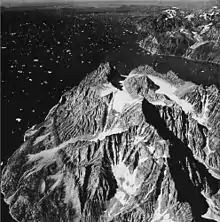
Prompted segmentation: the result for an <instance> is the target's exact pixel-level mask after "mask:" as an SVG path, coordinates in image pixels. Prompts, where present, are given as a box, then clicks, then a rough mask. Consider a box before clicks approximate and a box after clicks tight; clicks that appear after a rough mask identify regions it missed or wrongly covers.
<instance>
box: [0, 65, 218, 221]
mask: <svg viewBox="0 0 220 222" xmlns="http://www.w3.org/2000/svg"><path fill="white" fill-rule="evenodd" d="M219 100H220V95H219V89H218V88H216V86H214V85H212V86H209V87H206V86H202V85H196V84H195V83H193V82H190V81H188V82H186V81H183V80H182V79H181V78H179V77H177V75H175V73H173V72H171V71H170V72H168V73H167V74H164V75H161V74H160V73H157V72H155V71H154V70H153V69H152V68H151V67H149V66H141V67H138V68H136V69H134V70H132V71H131V72H130V73H129V75H128V76H122V75H120V73H119V72H118V71H117V70H116V69H115V67H113V66H112V65H111V64H109V63H106V64H101V65H100V66H99V68H98V69H97V70H95V71H94V72H92V73H91V74H89V75H88V76H87V77H86V78H85V79H84V80H83V81H82V82H81V83H80V84H79V86H78V87H74V88H73V89H72V90H70V91H68V92H67V93H65V94H64V95H63V96H62V97H61V99H60V101H59V103H58V104H57V105H56V106H55V107H53V108H52V109H51V110H50V112H49V114H48V115H47V117H46V118H45V121H44V122H42V123H41V124H39V125H35V126H33V127H32V128H31V129H29V130H28V131H27V132H26V133H25V136H24V143H23V144H22V145H21V147H20V148H19V149H18V150H17V151H16V152H15V153H14V154H13V156H12V157H11V158H10V159H9V161H8V164H7V166H6V167H5V168H4V170H3V173H2V184H1V186H2V192H3V193H4V195H5V201H6V202H7V203H8V204H9V205H10V213H11V215H12V216H13V217H14V219H16V220H17V221H53V222H54V221H86V222H87V221H91V222H93V221H152V222H153V221H178V222H179V221H186V222H188V221H210V220H211V221H212V220H215V221H219V220H220V214H219V212H220V190H219V188H220V171H219V165H220V150H219V147H220V135H219V134H220V122H219V119H220V112H219V110H220V103H219Z"/></svg>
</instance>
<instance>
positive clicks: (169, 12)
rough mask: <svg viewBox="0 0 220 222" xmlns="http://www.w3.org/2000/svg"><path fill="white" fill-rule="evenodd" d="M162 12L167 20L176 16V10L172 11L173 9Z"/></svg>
mask: <svg viewBox="0 0 220 222" xmlns="http://www.w3.org/2000/svg"><path fill="white" fill-rule="evenodd" d="M163 12H164V13H166V15H167V17H168V18H173V17H175V16H176V15H177V12H176V10H173V9H166V10H164V11H163Z"/></svg>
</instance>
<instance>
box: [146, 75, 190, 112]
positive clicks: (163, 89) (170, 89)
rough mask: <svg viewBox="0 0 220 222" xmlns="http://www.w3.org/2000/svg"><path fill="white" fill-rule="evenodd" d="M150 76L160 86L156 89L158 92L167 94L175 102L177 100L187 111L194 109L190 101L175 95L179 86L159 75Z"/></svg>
mask: <svg viewBox="0 0 220 222" xmlns="http://www.w3.org/2000/svg"><path fill="white" fill-rule="evenodd" d="M148 77H149V78H150V79H151V80H152V81H153V82H154V83H155V84H156V85H158V86H159V87H160V88H159V89H158V90H157V91H156V93H159V94H164V95H166V96H168V97H169V98H170V99H171V100H173V101H174V102H176V103H177V104H178V105H179V106H181V107H182V109H183V111H184V112H185V113H190V112H192V111H193V106H192V104H190V103H189V102H187V101H185V100H183V99H180V98H179V97H178V96H176V95H175V91H176V90H177V88H176V87H175V86H173V85H171V84H170V83H168V82H167V81H165V80H163V79H161V78H159V77H157V76H153V75H148Z"/></svg>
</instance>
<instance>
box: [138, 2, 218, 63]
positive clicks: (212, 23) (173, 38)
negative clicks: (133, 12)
mask: <svg viewBox="0 0 220 222" xmlns="http://www.w3.org/2000/svg"><path fill="white" fill-rule="evenodd" d="M137 28H138V30H139V31H140V32H141V33H142V35H143V39H142V40H141V41H140V46H141V47H142V48H144V49H145V50H146V51H147V52H148V53H151V54H163V55H174V56H181V57H186V58H189V59H193V60H197V61H198V60H200V61H209V62H214V63H218V64H219V63H220V8H219V6H213V7H212V8H209V9H199V10H196V11H189V10H184V11H183V10H180V9H178V8H176V7H173V8H168V9H165V10H161V12H160V13H151V14H149V15H148V16H145V17H143V18H141V19H139V21H138V22H137Z"/></svg>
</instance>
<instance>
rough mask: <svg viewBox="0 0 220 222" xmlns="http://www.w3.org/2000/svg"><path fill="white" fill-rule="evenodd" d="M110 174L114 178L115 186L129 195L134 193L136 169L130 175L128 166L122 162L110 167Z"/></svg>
mask: <svg viewBox="0 0 220 222" xmlns="http://www.w3.org/2000/svg"><path fill="white" fill-rule="evenodd" d="M112 172H113V174H114V176H115V179H116V181H117V184H118V185H119V186H120V187H122V188H123V190H125V191H126V193H128V194H129V195H132V194H134V193H135V192H136V190H137V188H138V187H136V185H135V178H136V174H137V168H136V169H135V170H134V172H133V173H130V171H129V168H128V166H126V165H125V164H124V163H123V162H119V163H118V164H117V165H113V166H112Z"/></svg>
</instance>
